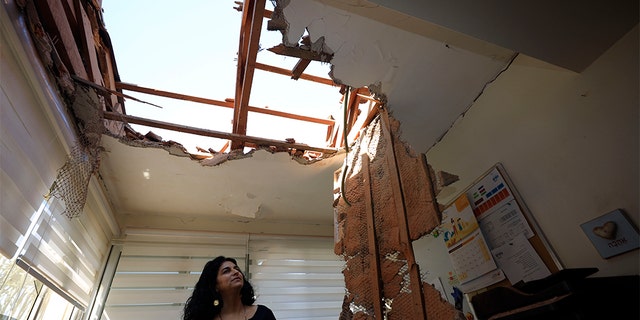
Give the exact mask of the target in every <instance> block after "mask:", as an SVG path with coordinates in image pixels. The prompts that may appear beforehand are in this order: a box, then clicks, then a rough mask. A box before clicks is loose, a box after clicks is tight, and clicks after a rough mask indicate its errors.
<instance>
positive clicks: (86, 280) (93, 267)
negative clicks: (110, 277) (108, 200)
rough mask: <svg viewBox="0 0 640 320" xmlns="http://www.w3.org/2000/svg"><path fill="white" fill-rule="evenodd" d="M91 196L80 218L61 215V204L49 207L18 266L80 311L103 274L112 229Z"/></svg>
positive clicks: (54, 202)
mask: <svg viewBox="0 0 640 320" xmlns="http://www.w3.org/2000/svg"><path fill="white" fill-rule="evenodd" d="M98 204H99V201H96V195H95V193H94V192H90V193H89V195H88V201H87V204H86V205H85V209H84V212H83V214H82V215H80V216H79V217H76V218H74V219H68V218H67V217H66V216H64V215H63V214H62V212H63V210H64V202H63V201H61V200H59V199H57V198H51V199H49V204H48V205H47V206H46V207H45V208H44V211H43V213H42V215H41V216H40V218H39V219H38V221H37V222H36V226H35V228H33V231H32V232H31V234H30V235H29V237H28V239H27V241H26V244H25V246H24V248H23V249H22V250H21V252H20V254H19V255H18V258H17V262H18V264H19V265H20V266H21V267H23V268H24V269H25V270H27V271H28V272H29V273H31V274H33V275H34V276H35V277H37V278H39V279H40V280H41V281H43V282H44V283H45V284H47V286H48V287H50V288H51V289H53V290H55V291H56V292H58V294H60V295H62V296H63V297H65V298H66V299H67V300H69V302H71V303H73V304H75V305H76V306H77V307H79V308H80V309H84V308H85V307H86V306H87V305H88V304H89V303H90V301H91V297H92V293H93V290H94V287H95V282H96V279H97V278H98V276H99V273H100V271H101V270H102V263H103V262H104V260H105V258H106V255H107V254H108V250H109V248H110V240H111V238H112V237H113V235H114V233H115V232H117V231H116V230H115V229H112V228H110V227H108V226H109V225H110V223H109V222H108V221H107V220H108V217H110V216H109V213H108V212H104V211H102V210H103V209H104V208H101V207H100V206H99V205H98Z"/></svg>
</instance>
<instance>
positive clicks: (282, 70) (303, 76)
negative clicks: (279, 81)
mask: <svg viewBox="0 0 640 320" xmlns="http://www.w3.org/2000/svg"><path fill="white" fill-rule="evenodd" d="M256 69H260V70H264V71H269V72H273V73H277V74H281V75H285V76H289V77H292V78H293V73H292V72H291V71H290V70H287V69H285V68H280V67H275V66H270V65H266V64H262V63H259V62H256ZM299 78H300V79H304V80H309V81H313V82H317V83H322V84H327V85H330V86H335V85H336V84H335V83H334V82H333V80H331V79H327V78H322V77H318V76H312V75H310V74H306V73H303V74H301V75H300V76H299Z"/></svg>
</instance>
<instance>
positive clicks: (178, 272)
mask: <svg viewBox="0 0 640 320" xmlns="http://www.w3.org/2000/svg"><path fill="white" fill-rule="evenodd" d="M249 239H250V240H249ZM118 242H120V241H118ZM119 245H122V248H123V249H122V255H121V257H120V260H119V263H118V267H117V269H116V274H115V276H114V279H113V281H112V285H111V289H110V292H109V295H108V298H107V301H106V304H105V312H104V314H103V317H102V319H105V320H106V319H109V320H125V319H137V320H146V319H149V320H151V319H153V320H158V319H179V318H180V316H181V315H182V310H183V308H184V303H185V302H186V300H187V298H188V297H189V296H190V295H191V292H192V290H193V286H194V285H195V284H196V282H197V281H198V278H199V276H200V273H201V271H202V268H203V267H204V265H205V263H206V262H207V261H209V260H211V259H213V258H215V257H216V256H219V255H224V256H227V257H233V258H235V259H236V260H237V261H238V264H239V266H240V268H241V269H242V270H245V271H246V273H247V276H248V279H249V280H250V281H251V283H252V284H253V285H254V289H255V291H256V296H257V300H256V303H259V304H264V305H267V306H268V307H269V308H271V309H272V310H273V311H274V313H275V314H276V317H277V318H278V319H315V320H325V319H326V320H328V319H332V320H335V319H337V318H338V317H339V314H340V311H341V307H342V299H343V296H344V290H345V289H344V288H345V286H344V280H343V278H342V273H341V272H342V268H343V265H344V262H343V261H341V259H340V258H339V257H336V256H335V255H334V253H333V238H319V237H316V238H310V237H291V236H267V235H260V236H256V235H248V234H225V233H209V232H177V231H160V230H156V231H154V230H129V231H127V235H126V237H125V238H124V239H122V243H121V244H119ZM247 254H248V257H249V261H247ZM247 270H248V271H247Z"/></svg>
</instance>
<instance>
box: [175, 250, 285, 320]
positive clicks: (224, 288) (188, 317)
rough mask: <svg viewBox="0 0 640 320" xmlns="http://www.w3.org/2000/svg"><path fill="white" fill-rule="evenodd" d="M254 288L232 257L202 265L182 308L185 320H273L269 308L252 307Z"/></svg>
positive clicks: (219, 258) (220, 258)
mask: <svg viewBox="0 0 640 320" xmlns="http://www.w3.org/2000/svg"><path fill="white" fill-rule="evenodd" d="M255 300H256V298H255V296H254V293H253V287H252V286H251V284H250V283H249V281H247V279H245V277H244V274H242V271H240V268H239V267H238V263H237V262H236V260H235V259H233V258H227V257H223V256H220V257H217V258H215V259H213V260H211V261H209V262H207V264H206V265H205V266H204V269H203V270H202V274H201V275H200V279H198V283H196V286H195V288H194V289H193V294H192V295H191V297H189V299H187V303H186V305H185V306H184V314H183V318H182V319H184V320H275V319H276V317H275V316H274V315H273V312H271V310H270V309H269V308H267V307H266V306H263V305H254V304H253V303H254V302H255Z"/></svg>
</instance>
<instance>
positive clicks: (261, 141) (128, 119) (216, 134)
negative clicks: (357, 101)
mask: <svg viewBox="0 0 640 320" xmlns="http://www.w3.org/2000/svg"><path fill="white" fill-rule="evenodd" d="M103 115H104V119H106V120H113V121H121V122H124V123H129V124H131V123H133V124H139V125H143V126H149V127H154V128H160V129H167V130H172V131H178V132H184V133H190V134H195V135H199V136H205V137H212V138H218V139H227V140H231V141H240V142H241V143H242V144H244V143H245V142H247V143H253V144H255V145H258V146H274V147H281V148H292V149H297V150H306V151H317V152H322V153H325V154H334V153H336V152H338V150H336V149H335V148H321V147H312V146H309V145H306V144H303V143H289V142H287V141H284V140H274V139H266V138H260V137H253V136H247V135H241V134H235V133H227V132H222V131H215V130H207V129H202V128H196V127H190V126H184V125H179V124H175V123H170V122H165V121H158V120H152V119H147V118H141V117H135V116H130V115H126V114H121V113H117V112H110V111H105V112H104V113H103Z"/></svg>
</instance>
